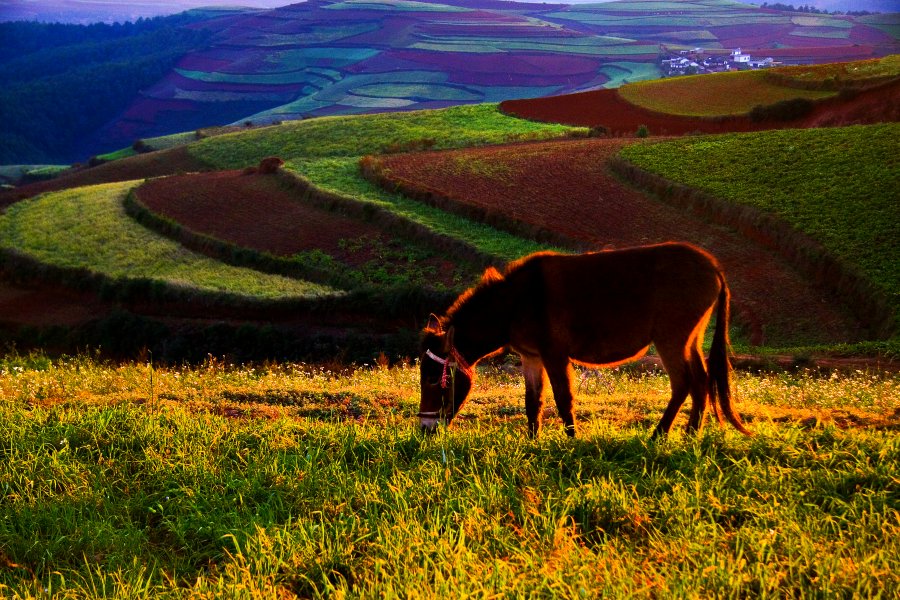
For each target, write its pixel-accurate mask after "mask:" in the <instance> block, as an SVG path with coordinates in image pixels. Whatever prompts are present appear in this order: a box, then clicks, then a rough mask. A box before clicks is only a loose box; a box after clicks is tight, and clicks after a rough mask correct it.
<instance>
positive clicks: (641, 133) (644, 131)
mask: <svg viewBox="0 0 900 600" xmlns="http://www.w3.org/2000/svg"><path fill="white" fill-rule="evenodd" d="M635 135H636V136H637V137H639V138H645V137H647V136H649V135H650V130H649V129H648V128H647V126H646V125H640V126H639V127H638V128H637V131H636V132H635Z"/></svg>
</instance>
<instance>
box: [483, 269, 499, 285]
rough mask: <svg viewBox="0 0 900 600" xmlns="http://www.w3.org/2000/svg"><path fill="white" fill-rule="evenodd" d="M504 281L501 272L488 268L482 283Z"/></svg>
mask: <svg viewBox="0 0 900 600" xmlns="http://www.w3.org/2000/svg"><path fill="white" fill-rule="evenodd" d="M502 279H503V275H501V274H500V271H498V270H497V269H495V268H494V267H488V268H487V269H485V270H484V274H483V275H482V276H481V283H491V282H493V281H500V280H502Z"/></svg>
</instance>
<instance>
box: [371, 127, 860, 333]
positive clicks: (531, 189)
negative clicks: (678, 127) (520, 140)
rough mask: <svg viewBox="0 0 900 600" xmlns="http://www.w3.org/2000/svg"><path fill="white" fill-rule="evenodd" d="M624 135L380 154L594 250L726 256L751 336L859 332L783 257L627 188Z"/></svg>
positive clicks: (394, 171) (463, 199) (435, 184)
mask: <svg viewBox="0 0 900 600" xmlns="http://www.w3.org/2000/svg"><path fill="white" fill-rule="evenodd" d="M627 143H631V142H630V141H628V140H625V139H589V140H570V141H559V142H543V143H532V144H517V145H513V146H500V147H488V148H477V149H467V150H461V151H449V152H426V153H415V154H406V155H403V154H399V155H392V156H385V157H381V158H380V159H379V160H380V161H381V163H382V166H383V168H384V169H385V170H386V172H387V173H388V177H389V178H390V179H391V180H392V181H393V182H395V183H397V184H400V185H401V186H405V187H408V188H413V189H418V190H422V191H423V192H425V193H428V192H430V193H432V194H438V195H442V196H444V197H446V198H448V199H450V200H451V201H455V202H458V203H463V204H469V205H472V206H476V207H478V208H480V209H482V210H484V211H487V212H496V211H501V212H503V213H505V214H507V215H510V216H511V217H514V218H515V219H517V220H520V221H523V222H525V223H528V224H530V225H533V226H537V227H539V228H544V229H549V230H552V231H556V232H559V233H562V234H564V235H566V236H568V237H570V238H572V239H574V240H578V241H580V242H586V243H588V244H590V245H592V246H593V247H596V248H612V247H626V246H632V245H637V244H647V243H653V242H662V241H667V240H682V241H688V242H692V243H695V244H698V245H700V246H702V247H704V248H706V249H708V250H710V251H711V252H712V253H713V254H715V255H716V256H717V257H718V258H719V260H720V261H721V262H722V264H723V266H724V268H725V271H726V274H727V276H728V279H729V282H730V284H731V287H732V291H733V298H734V306H735V309H736V313H737V314H738V315H739V316H740V318H741V320H742V321H743V322H744V323H745V324H747V326H748V329H749V337H750V339H751V341H752V342H753V343H755V344H770V345H778V344H780V343H793V342H797V341H798V340H805V341H808V342H811V343H812V342H821V343H828V342H838V341H849V340H855V339H858V338H859V335H860V331H859V324H858V323H857V322H855V321H854V320H853V319H852V318H851V317H850V316H849V315H848V314H846V313H845V312H844V311H843V310H841V309H840V308H839V306H840V304H839V303H838V302H836V301H835V299H834V298H829V297H827V296H826V295H825V294H824V293H823V292H822V291H820V290H818V289H816V288H815V287H813V286H812V285H811V284H810V283H809V282H808V281H807V280H806V279H804V277H802V276H801V275H800V274H799V273H798V272H797V271H796V270H795V269H794V268H792V267H791V265H789V264H787V263H786V262H785V261H784V260H783V259H781V258H780V257H779V256H777V255H775V254H773V253H772V252H770V251H768V250H767V249H764V248H762V247H759V246H757V245H755V244H754V243H752V242H751V241H749V240H747V239H745V238H743V237H742V236H740V235H739V234H737V233H736V232H734V231H731V230H729V229H726V228H723V227H718V226H714V225H710V224H709V223H707V222H704V221H702V220H700V219H698V218H696V217H693V216H691V215H688V214H685V213H683V212H681V211H679V210H677V209H675V208H673V207H671V206H669V205H667V204H664V203H662V202H660V201H658V200H656V199H652V198H649V197H647V196H646V195H644V194H643V193H641V192H639V191H637V190H635V189H633V188H630V187H628V186H626V185H624V184H622V183H621V182H619V181H618V180H617V179H616V178H615V177H613V176H612V175H611V174H610V172H609V171H608V170H607V167H606V161H607V160H608V159H609V158H610V157H612V156H613V155H615V153H616V152H617V151H618V150H619V149H620V148H621V147H622V146H623V145H624V144H627Z"/></svg>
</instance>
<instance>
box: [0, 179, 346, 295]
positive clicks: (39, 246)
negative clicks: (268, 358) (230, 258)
mask: <svg viewBox="0 0 900 600" xmlns="http://www.w3.org/2000/svg"><path fill="white" fill-rule="evenodd" d="M134 185H136V182H125V183H116V184H106V185H100V186H91V187H85V188H76V189H73V190H66V191H63V192H55V193H52V194H48V195H45V196H41V197H39V198H37V199H35V200H30V201H26V202H20V203H18V204H15V205H14V206H12V207H10V208H9V209H8V210H7V212H6V213H5V214H3V215H2V216H0V248H3V249H7V250H14V251H15V252H17V253H21V254H24V255H26V256H28V257H30V258H32V259H34V260H36V261H39V262H41V263H43V264H47V265H51V266H53V267H58V268H62V269H84V270H86V271H90V272H93V273H98V274H100V275H102V276H103V277H105V278H107V279H108V280H110V281H113V282H127V281H128V280H138V279H148V280H151V281H158V282H161V283H164V284H166V285H168V286H171V287H173V288H180V289H183V290H188V291H191V290H193V291H196V292H199V293H213V294H222V295H227V296H236V297H244V298H255V299H284V298H311V297H321V296H327V295H333V294H337V293H340V292H339V291H337V290H334V289H330V288H328V287H326V286H322V285H319V284H314V283H310V282H305V281H300V280H296V279H289V278H287V277H280V276H277V275H267V274H265V273H260V272H259V271H254V270H251V269H245V268H238V267H230V266H228V265H225V264H224V263H221V262H218V261H215V260H212V259H209V258H206V257H203V256H200V255H198V254H195V253H193V252H190V251H189V250H186V249H185V248H184V247H182V246H181V245H179V244H178V243H176V242H173V241H171V240H168V239H166V238H163V237H161V236H159V235H157V234H155V233H153V232H151V231H149V230H148V229H145V228H144V227H141V226H140V225H138V224H137V223H135V222H134V221H132V220H131V219H130V218H129V217H128V216H127V215H126V214H125V211H124V209H123V207H122V199H123V198H124V196H125V194H127V193H128V190H129V189H131V188H132V187H133V186H134Z"/></svg>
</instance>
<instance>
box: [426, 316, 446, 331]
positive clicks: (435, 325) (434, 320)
mask: <svg viewBox="0 0 900 600" xmlns="http://www.w3.org/2000/svg"><path fill="white" fill-rule="evenodd" d="M425 329H431V330H434V331H438V332H440V331H441V330H442V329H443V325H441V320H440V319H439V318H438V316H437V315H436V314H434V313H431V314H430V315H428V322H427V323H426V324H425Z"/></svg>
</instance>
